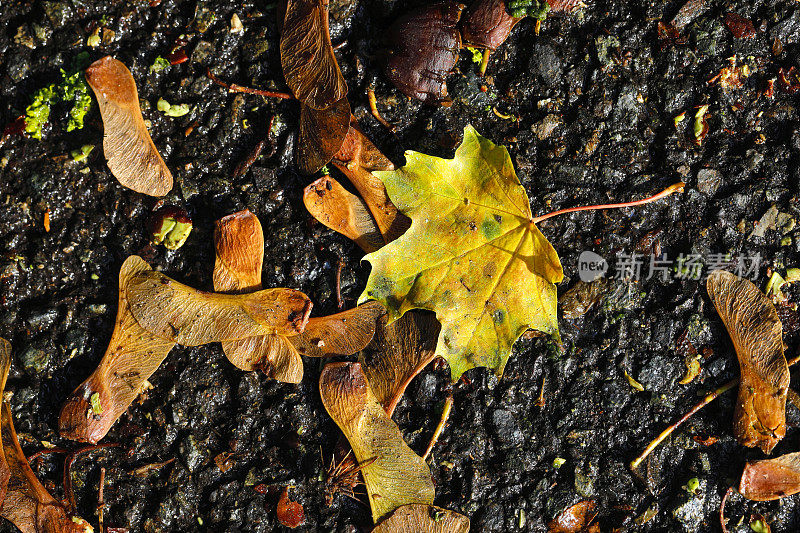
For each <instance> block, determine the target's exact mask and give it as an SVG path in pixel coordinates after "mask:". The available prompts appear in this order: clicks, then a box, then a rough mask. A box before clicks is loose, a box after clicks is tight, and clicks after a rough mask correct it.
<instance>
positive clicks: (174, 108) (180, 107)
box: [156, 98, 189, 117]
mask: <svg viewBox="0 0 800 533" xmlns="http://www.w3.org/2000/svg"><path fill="white" fill-rule="evenodd" d="M156 108H158V110H159V111H161V112H162V113H164V114H165V115H167V116H168V117H182V116H183V115H185V114H187V113H188V112H189V104H170V103H169V102H167V101H166V100H164V99H163V98H159V99H158V102H156Z"/></svg>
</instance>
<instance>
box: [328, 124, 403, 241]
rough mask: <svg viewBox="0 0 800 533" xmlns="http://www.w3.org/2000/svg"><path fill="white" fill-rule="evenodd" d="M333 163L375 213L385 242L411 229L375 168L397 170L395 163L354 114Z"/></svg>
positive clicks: (375, 219) (371, 211) (373, 215)
mask: <svg viewBox="0 0 800 533" xmlns="http://www.w3.org/2000/svg"><path fill="white" fill-rule="evenodd" d="M332 162H333V164H334V165H336V168H338V169H339V170H340V171H341V172H342V173H343V174H344V175H345V176H347V178H348V179H349V180H350V183H352V184H353V185H354V186H355V188H356V190H357V191H358V194H359V195H361V198H363V201H364V203H365V204H366V206H367V209H369V212H370V213H371V214H372V218H373V219H374V221H375V224H376V225H377V226H378V229H379V230H380V233H381V235H382V236H383V243H384V244H385V243H387V242H392V241H393V240H395V239H396V238H397V237H399V236H400V235H402V234H403V232H405V231H406V230H407V229H408V226H409V225H410V224H411V221H410V220H409V219H408V217H406V216H404V215H402V214H400V213H399V212H398V211H397V207H395V205H394V204H393V203H392V202H391V200H389V195H388V194H387V193H386V187H384V185H383V182H382V181H381V180H380V178H378V177H377V176H375V175H374V174H373V173H372V171H374V170H394V169H395V166H394V164H393V163H392V162H391V161H389V159H387V158H386V156H385V155H383V154H382V153H381V151H380V150H378V148H377V147H376V146H375V145H374V144H372V141H370V140H369V138H367V136H366V135H364V133H363V132H362V131H361V129H360V128H359V127H358V123H357V122H356V118H355V117H352V116H351V117H350V128H349V129H348V131H347V136H346V137H345V138H344V142H343V143H342V146H341V148H340V149H339V151H338V152H337V153H336V155H334V156H333V161H332Z"/></svg>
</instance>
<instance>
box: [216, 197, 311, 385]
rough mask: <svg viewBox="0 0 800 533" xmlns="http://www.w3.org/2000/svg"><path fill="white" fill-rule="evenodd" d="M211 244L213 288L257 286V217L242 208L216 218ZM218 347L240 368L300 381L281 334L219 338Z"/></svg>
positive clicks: (260, 252)
mask: <svg viewBox="0 0 800 533" xmlns="http://www.w3.org/2000/svg"><path fill="white" fill-rule="evenodd" d="M214 247H215V249H216V252H217V259H216V262H215V264H214V290H216V291H218V292H232V293H248V292H254V291H258V290H261V267H262V265H263V262H264V233H263V230H262V229H261V222H259V220H258V217H256V216H255V215H254V214H253V213H251V212H250V211H248V210H246V209H245V210H244V211H238V212H236V213H233V214H232V215H228V216H226V217H223V218H221V219H220V220H218V221H217V225H216V229H215V231H214ZM222 351H223V352H224V353H225V357H227V358H228V360H229V361H230V362H231V363H233V365H234V366H236V367H237V368H240V369H242V370H245V371H251V370H261V371H263V372H264V373H265V374H267V375H268V376H270V377H271V378H274V379H277V380H278V381H282V382H284V383H300V381H301V380H302V379H303V360H302V359H301V358H300V354H298V353H297V350H295V349H294V347H293V346H292V344H291V343H290V342H289V341H288V340H287V339H286V337H284V336H282V335H262V336H258V337H248V338H245V339H241V340H235V341H227V342H223V343H222Z"/></svg>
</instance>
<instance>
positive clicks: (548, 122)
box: [531, 113, 561, 141]
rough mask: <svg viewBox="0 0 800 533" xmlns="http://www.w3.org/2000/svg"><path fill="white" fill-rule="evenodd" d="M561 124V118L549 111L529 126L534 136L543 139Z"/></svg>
mask: <svg viewBox="0 0 800 533" xmlns="http://www.w3.org/2000/svg"><path fill="white" fill-rule="evenodd" d="M560 124H561V118H560V117H559V116H558V115H555V114H553V113H550V114H549V115H547V116H546V117H544V118H543V119H542V120H540V121H539V122H537V123H536V124H534V125H533V126H532V127H531V131H532V132H533V133H534V134H535V135H536V138H537V139H539V140H540V141H543V140H545V139H547V138H548V137H550V135H552V134H553V132H554V131H555V129H556V128H557V127H558V126H559V125H560Z"/></svg>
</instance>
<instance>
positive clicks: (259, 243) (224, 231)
mask: <svg viewBox="0 0 800 533" xmlns="http://www.w3.org/2000/svg"><path fill="white" fill-rule="evenodd" d="M214 248H215V249H216V251H217V258H216V262H215V263H214V276H213V278H214V290H216V291H219V292H230V293H246V292H254V291H257V290H260V289H261V268H262V266H263V263H264V232H263V230H262V229H261V222H260V221H259V220H258V217H256V216H255V215H254V214H253V213H251V212H250V211H249V210H247V209H245V210H243V211H238V212H236V213H233V214H232V215H228V216H226V217H222V218H221V219H219V220H218V221H217V224H216V228H215V230H214ZM221 252H222V253H221Z"/></svg>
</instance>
